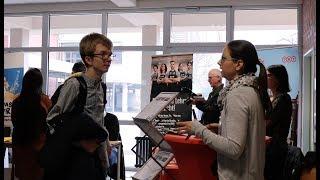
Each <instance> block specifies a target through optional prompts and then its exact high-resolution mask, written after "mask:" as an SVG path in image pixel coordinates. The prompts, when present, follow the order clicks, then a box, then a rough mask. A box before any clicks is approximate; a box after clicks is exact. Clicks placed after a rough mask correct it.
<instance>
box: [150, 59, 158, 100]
mask: <svg viewBox="0 0 320 180" xmlns="http://www.w3.org/2000/svg"><path fill="white" fill-rule="evenodd" d="M152 70H153V72H152V75H151V82H152V83H151V93H150V101H152V99H153V98H154V97H156V96H157V95H158V94H159V93H160V91H159V84H158V82H157V80H158V77H159V69H158V65H156V64H154V65H152Z"/></svg>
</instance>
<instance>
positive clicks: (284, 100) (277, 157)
mask: <svg viewBox="0 0 320 180" xmlns="http://www.w3.org/2000/svg"><path fill="white" fill-rule="evenodd" d="M291 114H292V103H291V98H290V96H289V95H288V94H287V93H282V94H279V95H278V96H277V97H275V99H274V100H273V101H272V111H271V114H270V120H269V121H267V129H266V135H267V136H270V137H272V139H271V142H270V143H269V144H268V145H267V146H266V159H265V172H264V173H265V177H266V179H267V180H269V179H283V178H286V177H285V176H284V173H283V171H284V168H285V167H284V166H285V162H286V156H287V153H288V152H287V151H288V145H287V136H288V133H289V128H290V122H291Z"/></svg>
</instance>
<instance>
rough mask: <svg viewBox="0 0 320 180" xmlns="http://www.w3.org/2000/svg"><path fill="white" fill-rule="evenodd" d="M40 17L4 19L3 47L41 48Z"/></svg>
mask: <svg viewBox="0 0 320 180" xmlns="http://www.w3.org/2000/svg"><path fill="white" fill-rule="evenodd" d="M41 45H42V16H20V17H4V47H41Z"/></svg>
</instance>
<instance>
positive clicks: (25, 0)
mask: <svg viewBox="0 0 320 180" xmlns="http://www.w3.org/2000/svg"><path fill="white" fill-rule="evenodd" d="M107 1H111V2H113V3H114V4H115V5H117V6H118V7H134V6H136V0H4V5H12V4H39V3H70V2H107Z"/></svg>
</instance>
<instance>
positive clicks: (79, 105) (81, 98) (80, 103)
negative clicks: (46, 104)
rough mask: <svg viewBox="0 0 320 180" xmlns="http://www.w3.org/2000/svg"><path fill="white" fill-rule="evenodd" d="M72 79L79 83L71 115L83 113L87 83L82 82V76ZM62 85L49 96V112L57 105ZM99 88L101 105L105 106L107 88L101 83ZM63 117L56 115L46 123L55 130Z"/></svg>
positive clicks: (48, 133)
mask: <svg viewBox="0 0 320 180" xmlns="http://www.w3.org/2000/svg"><path fill="white" fill-rule="evenodd" d="M74 78H76V79H77V80H78V81H79V84H80V85H79V94H78V98H77V101H76V103H75V107H74V109H73V110H72V112H71V113H81V112H83V110H84V106H85V104H86V101H87V83H86V81H85V80H84V78H83V77H82V76H75V77H74ZM63 85H64V84H61V85H60V86H59V87H58V88H57V89H56V91H55V92H54V93H53V95H52V96H51V102H52V106H51V108H50V109H49V111H50V110H51V109H52V107H53V106H54V105H55V104H56V103H57V101H58V99H59V95H60V91H61V88H62V87H63ZM101 86H102V89H103V103H104V105H106V104H107V99H106V89H107V86H106V84H105V83H104V82H101ZM63 116H64V115H63V114H62V115H58V116H56V117H54V118H53V119H52V120H50V121H48V123H49V124H50V126H51V127H52V128H53V129H55V128H57V127H59V126H61V124H62V120H63V119H64V118H61V117H63ZM49 131H50V129H49V127H48V128H47V135H48V136H50V132H49Z"/></svg>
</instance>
